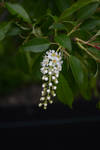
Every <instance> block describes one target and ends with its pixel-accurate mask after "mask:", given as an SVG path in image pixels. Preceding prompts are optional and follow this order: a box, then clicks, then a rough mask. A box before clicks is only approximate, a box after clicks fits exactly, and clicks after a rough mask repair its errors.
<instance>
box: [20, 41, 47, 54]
mask: <svg viewBox="0 0 100 150" xmlns="http://www.w3.org/2000/svg"><path fill="white" fill-rule="evenodd" d="M49 46H50V42H49V41H48V40H47V39H43V38H33V39H32V40H30V41H28V42H27V43H26V44H24V45H23V46H22V48H23V49H24V50H25V51H30V52H35V53H38V52H43V51H45V50H47V49H48V47H49Z"/></svg>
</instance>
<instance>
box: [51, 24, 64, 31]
mask: <svg viewBox="0 0 100 150" xmlns="http://www.w3.org/2000/svg"><path fill="white" fill-rule="evenodd" d="M49 29H57V30H66V27H65V25H64V24H62V23H54V24H53V25H51V26H50V27H49Z"/></svg>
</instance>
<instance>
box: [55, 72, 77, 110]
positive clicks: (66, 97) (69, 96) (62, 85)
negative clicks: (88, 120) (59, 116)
mask: <svg viewBox="0 0 100 150" xmlns="http://www.w3.org/2000/svg"><path fill="white" fill-rule="evenodd" d="M57 97H58V100H59V101H61V102H62V103H64V104H66V105H68V106H69V107H70V108H72V103H73V101H74V98H73V93H72V91H71V89H70V87H69V85H68V83H67V80H66V79H65V78H64V76H63V75H62V74H60V76H59V84H58V87H57Z"/></svg>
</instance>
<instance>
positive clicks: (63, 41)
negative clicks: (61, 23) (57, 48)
mask: <svg viewBox="0 0 100 150" xmlns="http://www.w3.org/2000/svg"><path fill="white" fill-rule="evenodd" d="M55 41H56V42H57V43H59V44H60V45H61V46H63V47H64V48H67V49H68V50H69V51H70V52H71V50H72V45H71V40H70V37H69V36H67V35H66V34H61V35H58V36H56V37H55Z"/></svg>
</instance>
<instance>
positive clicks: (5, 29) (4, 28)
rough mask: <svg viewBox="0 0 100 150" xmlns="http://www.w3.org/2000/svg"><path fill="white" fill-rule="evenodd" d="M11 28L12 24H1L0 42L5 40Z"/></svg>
mask: <svg viewBox="0 0 100 150" xmlns="http://www.w3.org/2000/svg"><path fill="white" fill-rule="evenodd" d="M10 27H11V22H3V23H2V24H0V41H1V40H3V39H4V38H5V36H6V33H7V32H8V30H9V29H10Z"/></svg>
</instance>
